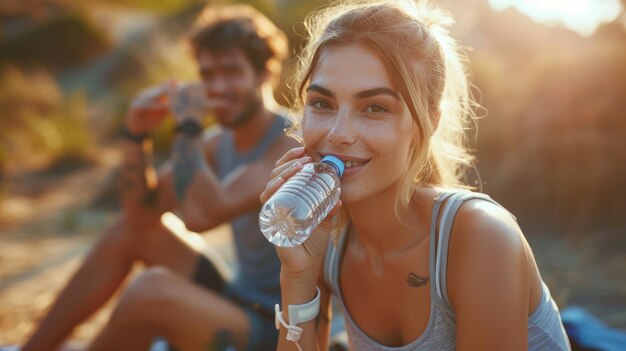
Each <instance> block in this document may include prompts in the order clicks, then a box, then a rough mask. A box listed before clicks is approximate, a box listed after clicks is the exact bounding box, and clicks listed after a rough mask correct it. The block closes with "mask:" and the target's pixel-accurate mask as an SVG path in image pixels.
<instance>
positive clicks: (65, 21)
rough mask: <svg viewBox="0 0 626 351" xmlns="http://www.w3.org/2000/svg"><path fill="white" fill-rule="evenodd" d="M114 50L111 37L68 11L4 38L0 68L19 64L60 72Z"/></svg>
mask: <svg viewBox="0 0 626 351" xmlns="http://www.w3.org/2000/svg"><path fill="white" fill-rule="evenodd" d="M110 46H111V40H110V39H109V37H108V35H107V33H106V32H105V31H104V30H103V29H102V28H100V27H97V26H96V25H95V24H94V23H93V22H92V21H91V20H90V19H89V17H88V16H86V15H84V14H81V13H80V12H73V11H67V12H63V13H61V14H59V15H54V16H50V17H47V18H46V19H44V20H43V21H42V22H41V23H38V24H36V25H34V26H32V27H30V28H29V29H27V30H25V31H23V32H22V33H20V34H19V35H16V36H15V37H12V38H10V39H9V38H6V39H4V40H3V39H2V37H1V36H0V64H1V63H7V62H8V63H16V62H18V63H19V64H20V65H27V64H28V65H42V66H44V67H46V68H48V69H50V70H52V71H59V70H64V69H69V68H72V67H75V66H76V65H80V64H84V63H86V62H87V61H89V60H91V59H93V58H95V57H97V56H99V55H101V54H102V53H104V52H105V51H106V50H107V49H108V48H109V47H110Z"/></svg>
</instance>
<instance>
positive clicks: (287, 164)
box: [270, 156, 312, 178]
mask: <svg viewBox="0 0 626 351" xmlns="http://www.w3.org/2000/svg"><path fill="white" fill-rule="evenodd" d="M311 160H312V159H311V157H310V156H303V157H300V158H296V159H294V160H289V161H287V162H285V163H283V164H282V165H280V166H278V167H276V168H274V169H273V170H272V173H271V174H270V178H275V177H277V176H278V175H280V174H281V173H283V172H284V171H285V170H287V169H291V168H293V167H294V165H295V164H297V163H300V164H302V165H304V164H307V163H309V162H311Z"/></svg>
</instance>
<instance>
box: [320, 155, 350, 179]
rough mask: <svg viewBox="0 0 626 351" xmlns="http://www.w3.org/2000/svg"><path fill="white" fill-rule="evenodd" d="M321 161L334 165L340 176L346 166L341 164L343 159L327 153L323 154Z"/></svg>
mask: <svg viewBox="0 0 626 351" xmlns="http://www.w3.org/2000/svg"><path fill="white" fill-rule="evenodd" d="M322 162H324V163H328V164H329V165H332V166H333V167H335V168H336V169H337V174H339V177H340V178H341V176H342V175H343V171H344V169H345V168H346V166H345V165H344V164H343V161H341V160H340V159H338V158H337V157H335V156H333V155H328V156H324V158H323V159H322Z"/></svg>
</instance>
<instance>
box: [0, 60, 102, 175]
mask: <svg viewBox="0 0 626 351" xmlns="http://www.w3.org/2000/svg"><path fill="white" fill-rule="evenodd" d="M0 111H1V113H0V123H1V124H2V125H3V126H4V128H2V129H0V139H1V140H2V144H0V145H1V147H0V148H1V149H3V150H4V152H3V155H2V157H3V158H2V160H3V162H4V163H5V168H6V167H7V166H9V163H10V165H11V166H12V167H16V166H17V167H19V166H23V167H27V166H29V165H45V166H47V167H52V168H54V167H56V166H67V165H70V164H76V163H83V162H88V161H89V160H91V147H92V146H93V138H92V136H91V135H90V133H89V130H88V127H87V123H86V116H87V102H86V99H85V96H84V95H83V94H82V93H74V94H70V95H64V94H62V93H61V91H60V90H59V87H58V86H57V84H56V82H55V80H54V78H53V76H52V75H50V74H49V73H48V72H46V71H45V70H41V69H33V70H23V69H19V68H17V67H14V66H7V67H4V68H3V69H2V71H0ZM1 169H2V167H0V170H1Z"/></svg>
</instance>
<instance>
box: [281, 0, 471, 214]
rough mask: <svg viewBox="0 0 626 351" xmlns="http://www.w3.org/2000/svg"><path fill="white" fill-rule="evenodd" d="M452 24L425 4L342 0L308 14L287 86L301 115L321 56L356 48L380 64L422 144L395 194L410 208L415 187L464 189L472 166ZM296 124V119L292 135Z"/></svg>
mask: <svg viewBox="0 0 626 351" xmlns="http://www.w3.org/2000/svg"><path fill="white" fill-rule="evenodd" d="M452 23H453V21H452V18H451V17H450V16H449V15H448V14H447V13H446V12H444V11H442V10H440V9H437V8H433V7H431V6H429V4H428V3H427V2H426V1H421V2H414V1H410V0H406V1H400V0H396V1H394V0H387V1H385V0H374V1H349V2H348V1H341V2H338V3H336V4H334V6H331V7H330V8H327V9H323V10H321V11H319V12H316V13H313V14H311V15H309V16H308V17H307V19H306V21H305V27H306V29H307V31H308V34H309V38H310V40H309V42H308V44H307V45H306V47H305V48H304V49H303V50H302V51H301V52H300V54H299V57H298V66H297V71H296V74H295V76H294V80H295V81H294V82H292V84H291V85H292V86H294V87H296V89H293V93H294V94H295V95H294V96H293V97H292V98H293V99H292V102H293V108H294V114H293V115H297V116H301V115H302V111H303V101H304V98H305V90H306V85H307V84H308V82H309V81H310V79H311V75H312V73H313V71H314V69H315V68H316V65H317V63H318V61H319V58H320V56H321V54H322V52H323V51H324V50H325V49H326V48H328V47H330V46H338V45H339V46H340V45H349V44H355V43H356V44H360V45H363V46H364V47H366V48H368V49H369V50H371V52H372V53H374V54H376V55H377V56H378V57H379V59H380V60H381V61H382V63H383V64H384V65H385V67H386V69H387V72H388V74H389V76H390V77H391V79H392V81H393V82H394V84H396V88H397V89H398V90H399V92H400V95H401V96H402V98H403V100H404V102H405V103H406V105H407V107H408V109H409V111H410V113H411V116H412V118H413V120H414V121H415V122H416V123H417V126H418V127H419V128H418V129H419V132H418V133H419V141H418V143H417V145H415V147H414V149H413V150H412V154H411V157H410V160H409V162H408V166H407V173H406V177H405V180H404V182H403V184H402V188H401V191H400V193H399V195H398V200H399V203H400V204H402V205H404V206H407V205H408V204H409V202H410V201H411V197H412V194H413V192H414V190H415V188H416V187H418V186H419V185H420V184H425V183H430V184H433V185H438V186H443V187H466V186H465V185H464V184H463V182H462V180H461V179H462V177H463V175H464V173H465V171H466V170H467V169H468V167H469V166H471V162H472V156H471V155H470V153H469V150H468V148H467V146H466V137H465V130H466V129H467V127H468V124H469V122H470V121H472V120H473V118H474V117H475V113H474V109H473V108H474V107H475V106H477V105H476V103H475V102H474V99H473V97H472V95H471V93H470V85H469V82H468V78H467V72H466V68H465V66H466V64H465V63H466V58H465V56H464V54H463V52H462V50H461V48H460V45H459V44H458V43H457V42H456V41H455V40H454V39H452V38H451V37H450V35H449V33H448V30H447V27H448V26H449V25H450V24H452ZM299 127H300V123H299V121H298V120H294V128H293V130H294V131H295V130H298V129H299Z"/></svg>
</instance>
